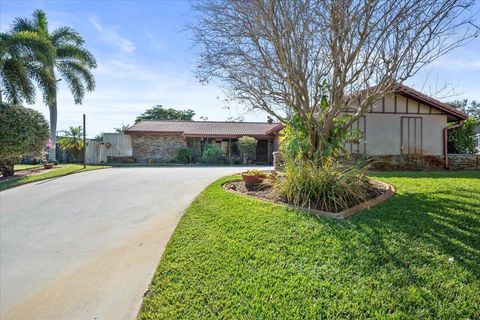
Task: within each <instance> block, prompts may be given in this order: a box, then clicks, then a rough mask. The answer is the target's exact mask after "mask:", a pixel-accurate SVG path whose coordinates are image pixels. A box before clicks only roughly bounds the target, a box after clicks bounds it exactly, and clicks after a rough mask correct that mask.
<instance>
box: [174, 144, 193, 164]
mask: <svg viewBox="0 0 480 320" xmlns="http://www.w3.org/2000/svg"><path fill="white" fill-rule="evenodd" d="M177 161H178V162H181V163H191V162H192V149H191V148H189V147H183V148H178V149H177Z"/></svg>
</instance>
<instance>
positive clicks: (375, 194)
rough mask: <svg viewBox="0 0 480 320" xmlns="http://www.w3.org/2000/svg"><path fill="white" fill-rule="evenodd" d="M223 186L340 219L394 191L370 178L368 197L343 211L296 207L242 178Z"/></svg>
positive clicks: (388, 195)
mask: <svg viewBox="0 0 480 320" xmlns="http://www.w3.org/2000/svg"><path fill="white" fill-rule="evenodd" d="M223 188H224V189H226V190H229V191H232V192H237V193H240V194H243V195H246V196H251V197H255V198H260V199H263V200H266V201H269V202H274V203H277V204H282V205H286V206H289V207H295V208H298V209H301V210H305V211H309V212H312V213H314V214H321V215H327V216H332V217H336V218H341V219H344V218H347V217H348V216H350V215H352V214H353V213H354V212H356V211H359V210H362V209H365V208H369V207H371V206H373V205H376V204H379V203H381V202H383V201H385V200H387V199H388V198H390V197H391V196H392V195H393V194H394V193H395V189H394V188H393V187H391V186H389V185H387V184H384V183H382V182H379V181H375V180H370V183H369V185H368V189H367V192H368V198H367V200H366V201H365V202H364V203H360V204H356V205H353V204H352V205H351V206H350V207H349V208H345V209H344V210H343V211H334V212H324V211H319V210H317V209H315V208H313V209H311V208H303V207H296V206H294V205H293V204H291V203H288V202H287V201H286V199H284V198H283V197H281V196H280V195H279V194H278V193H276V192H275V190H273V189H272V188H270V187H265V186H260V187H259V188H254V187H251V186H249V187H247V186H246V185H245V183H244V182H243V180H235V181H230V182H227V183H225V184H224V185H223ZM387 193H391V194H387ZM377 199H378V200H377Z"/></svg>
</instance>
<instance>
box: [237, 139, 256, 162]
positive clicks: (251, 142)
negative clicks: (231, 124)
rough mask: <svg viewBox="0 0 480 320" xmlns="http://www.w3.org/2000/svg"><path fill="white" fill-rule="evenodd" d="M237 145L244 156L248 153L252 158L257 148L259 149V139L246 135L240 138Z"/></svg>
mask: <svg viewBox="0 0 480 320" xmlns="http://www.w3.org/2000/svg"><path fill="white" fill-rule="evenodd" d="M237 145H238V150H240V154H241V155H242V156H244V155H247V156H248V157H249V158H250V159H251V158H252V156H253V154H254V152H255V150H257V139H255V138H253V137H248V136H244V137H241V138H238V142H237Z"/></svg>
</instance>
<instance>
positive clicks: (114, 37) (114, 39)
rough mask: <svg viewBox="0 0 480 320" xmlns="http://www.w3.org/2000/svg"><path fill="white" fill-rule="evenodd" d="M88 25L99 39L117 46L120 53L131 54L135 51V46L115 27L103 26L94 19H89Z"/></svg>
mask: <svg viewBox="0 0 480 320" xmlns="http://www.w3.org/2000/svg"><path fill="white" fill-rule="evenodd" d="M89 20H90V23H91V24H92V25H93V27H94V28H95V30H97V31H98V33H99V36H100V39H101V40H102V41H105V42H106V43H108V44H112V45H115V46H118V47H119V48H120V49H121V50H122V51H124V52H127V53H131V52H134V51H135V49H136V48H135V45H134V44H133V42H132V41H130V40H128V39H127V38H125V37H123V36H122V35H120V34H119V33H118V27H117V26H105V25H102V24H101V23H100V21H98V19H97V18H96V17H90V19H89Z"/></svg>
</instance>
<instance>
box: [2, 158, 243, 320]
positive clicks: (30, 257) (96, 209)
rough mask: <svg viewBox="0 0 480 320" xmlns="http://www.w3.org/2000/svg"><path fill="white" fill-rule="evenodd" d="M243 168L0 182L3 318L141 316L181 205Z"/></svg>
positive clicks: (138, 170)
mask: <svg viewBox="0 0 480 320" xmlns="http://www.w3.org/2000/svg"><path fill="white" fill-rule="evenodd" d="M242 170H243V168H239V167H169V168H112V169H104V170H98V171H90V172H84V173H79V174H74V175H71V176H66V177H62V178H56V179H51V180H46V181H41V182H37V183H33V184H29V185H25V186H21V187H17V188H13V189H10V190H6V191H3V192H0V310H1V313H0V318H1V319H16V320H20V319H82V320H83V319H133V318H135V316H136V313H137V311H138V308H139V306H140V303H141V300H142V296H143V294H144V292H145V290H146V289H147V287H148V284H149V282H150V280H151V277H152V275H153V273H154V271H155V268H156V266H157V263H158V260H159V258H160V257H161V254H162V252H163V250H164V248H165V245H166V244H167V242H168V240H169V238H170V236H171V234H172V233H173V231H174V229H175V227H176V225H177V223H178V220H179V219H180V217H181V215H182V213H183V211H184V210H185V209H186V208H187V207H188V205H189V204H190V203H191V201H192V200H193V199H194V198H195V196H196V195H198V193H200V191H201V190H202V189H204V188H205V187H206V186H207V185H208V184H209V183H211V182H212V181H214V180H215V179H217V178H219V177H221V176H225V175H228V174H233V173H236V172H240V171H242Z"/></svg>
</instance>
